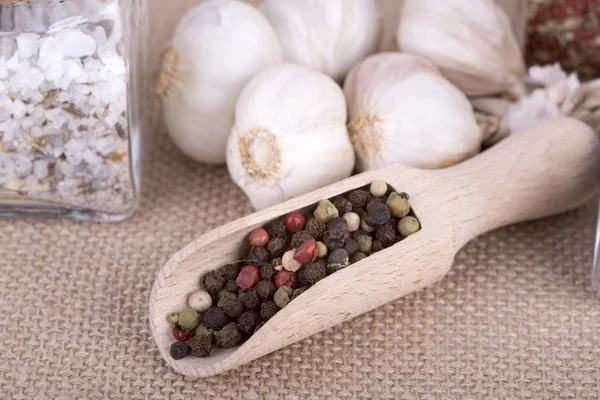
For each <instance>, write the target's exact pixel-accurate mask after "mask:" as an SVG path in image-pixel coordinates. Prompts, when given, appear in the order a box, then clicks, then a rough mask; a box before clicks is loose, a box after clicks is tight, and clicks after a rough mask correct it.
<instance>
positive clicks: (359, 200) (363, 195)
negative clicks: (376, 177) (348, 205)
mask: <svg viewBox="0 0 600 400" xmlns="http://www.w3.org/2000/svg"><path fill="white" fill-rule="evenodd" d="M370 198H371V194H370V193H369V192H367V191H365V190H362V189H356V190H353V191H351V192H350V193H348V200H350V201H351V202H352V205H353V206H355V207H364V206H366V205H367V202H368V201H369V199H370ZM355 212H356V211H355Z"/></svg>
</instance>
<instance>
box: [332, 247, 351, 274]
mask: <svg viewBox="0 0 600 400" xmlns="http://www.w3.org/2000/svg"><path fill="white" fill-rule="evenodd" d="M349 257H350V254H348V252H347V251H346V250H344V249H337V250H334V251H333V252H332V253H331V254H330V255H329V257H328V258H327V273H328V274H329V275H331V274H333V273H335V272H337V271H339V270H341V269H344V268H346V267H347V266H348V265H350V259H349Z"/></svg>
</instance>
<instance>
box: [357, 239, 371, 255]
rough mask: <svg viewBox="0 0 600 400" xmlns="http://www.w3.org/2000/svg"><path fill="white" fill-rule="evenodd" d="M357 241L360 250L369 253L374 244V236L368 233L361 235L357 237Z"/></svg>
mask: <svg viewBox="0 0 600 400" xmlns="http://www.w3.org/2000/svg"><path fill="white" fill-rule="evenodd" d="M356 243H357V244H358V251H360V252H361V253H365V254H368V253H369V252H370V251H371V246H372V245H373V238H372V237H371V236H368V235H366V234H365V235H361V236H358V237H357V238H356Z"/></svg>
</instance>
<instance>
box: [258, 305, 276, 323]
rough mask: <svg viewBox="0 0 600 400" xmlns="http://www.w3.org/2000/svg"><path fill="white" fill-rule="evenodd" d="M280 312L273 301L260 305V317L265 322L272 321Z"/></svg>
mask: <svg viewBox="0 0 600 400" xmlns="http://www.w3.org/2000/svg"><path fill="white" fill-rule="evenodd" d="M277 311H279V307H277V304H275V303H273V302H272V301H265V302H264V303H262V304H261V305H260V316H261V318H262V319H264V320H265V321H268V320H270V319H271V318H272V317H273V316H274V315H275V314H277Z"/></svg>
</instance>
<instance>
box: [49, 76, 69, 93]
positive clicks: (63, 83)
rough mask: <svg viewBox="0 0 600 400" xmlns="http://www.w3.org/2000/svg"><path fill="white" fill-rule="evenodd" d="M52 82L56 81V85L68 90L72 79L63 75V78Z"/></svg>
mask: <svg viewBox="0 0 600 400" xmlns="http://www.w3.org/2000/svg"><path fill="white" fill-rule="evenodd" d="M52 83H54V86H56V87H57V88H58V89H61V90H67V89H68V88H69V84H70V83H71V81H70V80H68V79H67V78H66V77H64V76H63V77H61V78H58V79H55V80H53V81H52Z"/></svg>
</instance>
